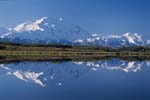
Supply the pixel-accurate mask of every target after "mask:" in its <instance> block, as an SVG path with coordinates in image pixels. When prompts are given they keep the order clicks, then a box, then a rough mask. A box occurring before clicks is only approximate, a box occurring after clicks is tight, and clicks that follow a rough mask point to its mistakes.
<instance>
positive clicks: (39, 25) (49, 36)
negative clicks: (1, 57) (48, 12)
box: [1, 17, 89, 43]
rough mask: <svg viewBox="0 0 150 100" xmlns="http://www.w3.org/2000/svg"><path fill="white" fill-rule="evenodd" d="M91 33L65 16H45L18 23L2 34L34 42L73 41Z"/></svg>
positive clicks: (5, 36)
mask: <svg viewBox="0 0 150 100" xmlns="http://www.w3.org/2000/svg"><path fill="white" fill-rule="evenodd" d="M88 36H89V33H88V32H87V31H85V30H84V29H82V28H81V27H80V26H77V25H72V24H70V23H67V22H65V20H63V18H58V19H53V18H48V17H43V18H41V19H38V20H36V21H33V22H31V21H27V22H25V23H22V24H19V25H17V26H16V27H15V28H14V29H13V30H12V31H10V32H8V33H5V34H3V35H1V38H2V39H4V38H8V39H11V40H14V41H15V40H18V41H21V40H22V41H24V42H27V41H29V42H34V43H41V41H43V42H44V43H51V42H58V43H62V42H72V41H73V40H76V39H78V38H82V39H85V38H87V37H88Z"/></svg>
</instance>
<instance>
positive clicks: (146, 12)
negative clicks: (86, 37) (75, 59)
mask: <svg viewBox="0 0 150 100" xmlns="http://www.w3.org/2000/svg"><path fill="white" fill-rule="evenodd" d="M149 5H150V0H0V13H1V14H0V26H2V27H14V26H15V25H17V24H19V23H22V22H24V21H28V20H35V19H38V18H40V17H43V16H49V17H54V18H57V17H63V18H64V19H65V20H66V21H69V22H70V23H74V24H77V25H80V26H81V27H83V28H84V29H86V30H88V31H89V32H96V33H99V34H103V35H107V34H116V33H118V34H122V33H125V32H137V33H140V34H141V35H142V36H143V37H145V38H147V39H150V6H149Z"/></svg>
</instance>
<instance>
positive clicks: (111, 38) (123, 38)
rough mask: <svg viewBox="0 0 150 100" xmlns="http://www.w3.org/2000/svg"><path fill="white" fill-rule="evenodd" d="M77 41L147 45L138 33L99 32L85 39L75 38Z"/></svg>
mask: <svg viewBox="0 0 150 100" xmlns="http://www.w3.org/2000/svg"><path fill="white" fill-rule="evenodd" d="M74 42H75V43H80V44H89V45H102V46H112V47H121V46H133V45H140V46H142V45H145V44H146V43H145V41H144V40H143V39H142V37H141V36H140V35H138V34H137V33H134V34H131V33H129V32H128V33H125V34H123V35H108V36H106V37H104V36H100V35H98V34H92V35H91V37H89V38H87V39H85V40H75V41H74Z"/></svg>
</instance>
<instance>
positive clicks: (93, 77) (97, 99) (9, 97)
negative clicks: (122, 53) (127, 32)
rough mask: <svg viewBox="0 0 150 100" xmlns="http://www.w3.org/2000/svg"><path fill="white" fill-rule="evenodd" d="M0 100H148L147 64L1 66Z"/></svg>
mask: <svg viewBox="0 0 150 100" xmlns="http://www.w3.org/2000/svg"><path fill="white" fill-rule="evenodd" d="M0 100H150V61H124V60H120V59H111V60H101V61H90V62H88V61H86V62H73V61H72V62H65V61H64V62H58V63H57V62H50V61H45V62H27V61H26V62H14V63H1V64H0Z"/></svg>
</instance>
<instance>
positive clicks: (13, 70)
mask: <svg viewBox="0 0 150 100" xmlns="http://www.w3.org/2000/svg"><path fill="white" fill-rule="evenodd" d="M149 68H150V61H125V60H120V59H111V60H101V61H91V62H88V61H85V62H73V61H72V62H60V63H53V62H48V61H45V62H16V63H15V62H14V63H4V64H0V75H6V76H11V77H12V76H13V77H16V78H17V79H19V80H22V81H24V82H28V83H30V84H32V83H34V84H37V85H39V86H41V87H46V86H48V85H49V83H50V82H53V83H54V84H56V85H58V86H61V85H63V83H64V82H65V81H66V82H67V81H68V80H75V79H78V78H80V77H82V75H86V74H88V73H89V72H94V71H100V70H108V71H122V72H124V73H136V72H139V71H141V70H143V69H148V70H149Z"/></svg>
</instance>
